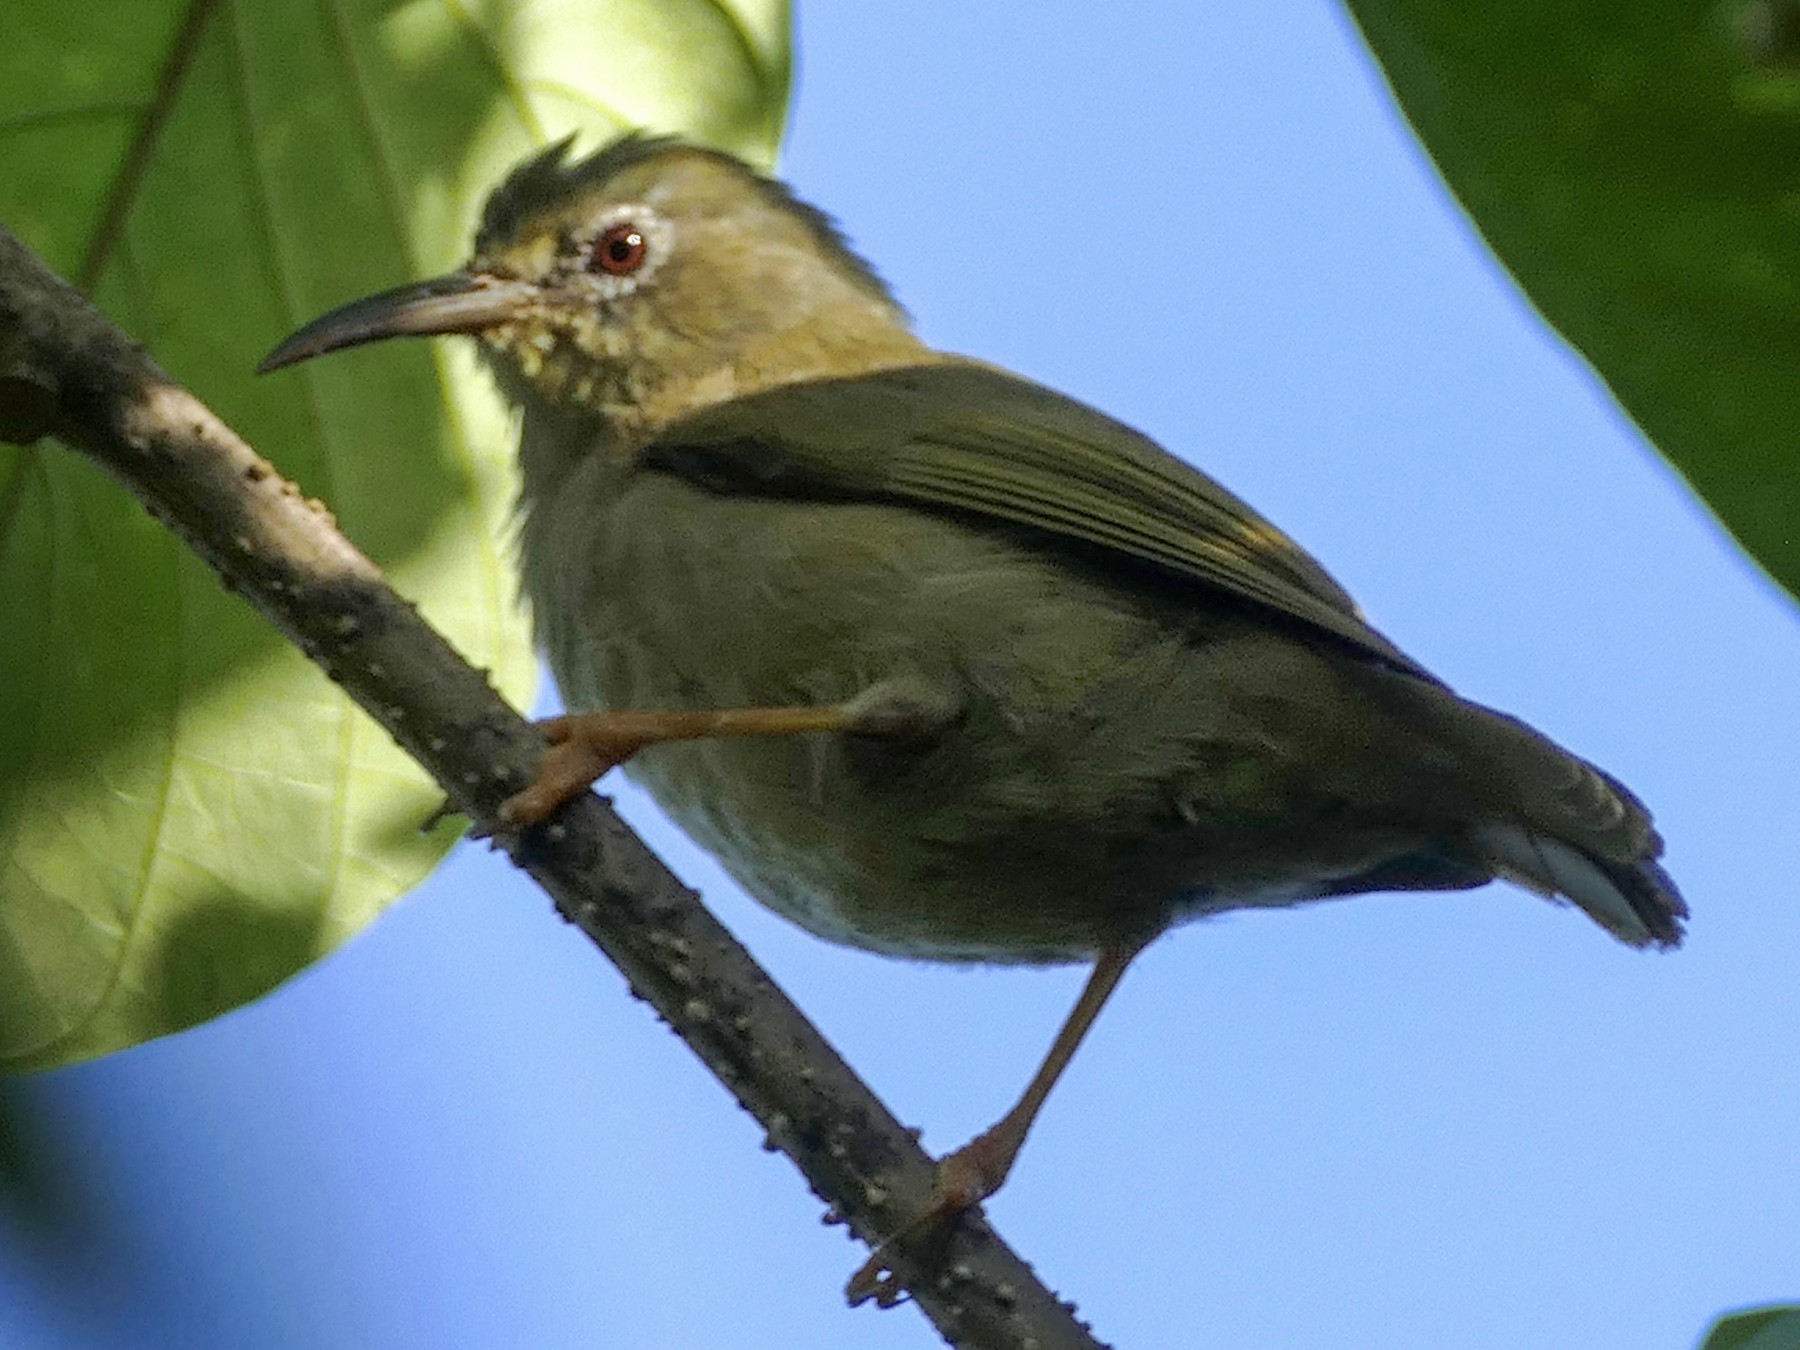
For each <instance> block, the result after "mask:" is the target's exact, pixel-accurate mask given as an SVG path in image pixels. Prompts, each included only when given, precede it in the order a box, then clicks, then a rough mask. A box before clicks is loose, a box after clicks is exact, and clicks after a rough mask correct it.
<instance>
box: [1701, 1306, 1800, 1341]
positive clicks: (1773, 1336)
mask: <svg viewBox="0 0 1800 1350" xmlns="http://www.w3.org/2000/svg"><path fill="white" fill-rule="evenodd" d="M1700 1350H1800V1306H1794V1305H1786V1306H1782V1305H1776V1306H1771V1307H1767V1308H1751V1309H1748V1310H1747V1311H1744V1312H1735V1313H1727V1314H1726V1315H1725V1316H1723V1317H1721V1318H1720V1319H1719V1320H1718V1321H1717V1322H1714V1323H1713V1325H1712V1329H1711V1330H1710V1331H1708V1332H1707V1333H1706V1339H1705V1340H1704V1341H1702V1342H1701V1343H1700Z"/></svg>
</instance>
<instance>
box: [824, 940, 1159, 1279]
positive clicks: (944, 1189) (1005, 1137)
mask: <svg viewBox="0 0 1800 1350" xmlns="http://www.w3.org/2000/svg"><path fill="white" fill-rule="evenodd" d="M1146 945H1147V944H1146V942H1144V941H1135V942H1131V943H1126V944H1123V945H1120V946H1117V947H1111V948H1108V949H1107V950H1106V951H1104V952H1102V953H1101V954H1100V959H1099V960H1098V961H1096V962H1095V963H1094V971H1093V974H1091V975H1089V976H1088V982H1087V984H1086V985H1085V986H1084V987H1083V988H1082V991H1081V997H1080V998H1078V999H1076V1000H1075V1007H1074V1009H1073V1010H1072V1011H1071V1012H1070V1013H1069V1016H1068V1019H1067V1020H1066V1021H1065V1022H1064V1023H1063V1025H1062V1030H1060V1031H1058V1032H1057V1033H1056V1039H1055V1040H1054V1041H1053V1042H1051V1045H1050V1053H1049V1054H1047V1055H1045V1056H1044V1062H1043V1063H1042V1064H1041V1065H1040V1066H1039V1067H1038V1071H1037V1073H1035V1074H1034V1075H1032V1079H1031V1082H1030V1083H1029V1084H1028V1085H1027V1086H1026V1088H1025V1094H1024V1095H1023V1096H1022V1097H1020V1098H1019V1100H1018V1103H1017V1105H1015V1106H1014V1107H1013V1108H1012V1110H1010V1111H1008V1112H1007V1113H1006V1114H1005V1115H1004V1116H1001V1117H1000V1119H999V1120H998V1121H996V1122H995V1123H994V1125H993V1126H992V1127H991V1128H989V1129H987V1130H984V1131H982V1133H980V1134H978V1135H976V1136H975V1137H974V1138H973V1139H971V1140H970V1141H969V1142H968V1143H966V1144H964V1145H963V1146H962V1147H961V1148H959V1149H957V1150H956V1152H954V1153H950V1154H946V1155H945V1156H944V1157H943V1158H941V1159H940V1160H939V1161H938V1167H937V1180H936V1182H935V1183H934V1184H933V1186H932V1188H931V1197H930V1198H929V1199H928V1200H927V1201H926V1202H925V1208H924V1209H922V1210H920V1211H919V1213H918V1214H916V1215H915V1216H914V1217H913V1218H912V1219H910V1220H909V1221H908V1222H907V1224H906V1226H905V1227H904V1228H902V1229H901V1230H900V1231H899V1232H898V1233H896V1234H895V1235H894V1236H893V1237H890V1238H889V1239H888V1240H887V1242H884V1243H883V1244H882V1245H881V1246H880V1247H878V1248H877V1249H876V1251H875V1254H874V1255H873V1256H871V1257H870V1258H869V1259H868V1260H867V1261H866V1262H865V1263H864V1264H863V1266H862V1268H861V1269H860V1270H858V1271H857V1272H856V1274H855V1275H853V1276H851V1277H850V1284H849V1286H848V1287H847V1288H846V1290H845V1293H846V1294H847V1295H848V1296H849V1299H850V1302H851V1303H852V1304H857V1303H861V1302H863V1301H864V1300H865V1299H869V1298H873V1299H875V1300H876V1302H878V1303H879V1304H880V1305H881V1306H882V1307H884V1308H887V1307H892V1306H893V1305H894V1304H895V1303H896V1302H898V1300H899V1297H900V1293H901V1286H900V1283H899V1280H898V1279H897V1278H896V1277H895V1275H894V1273H893V1270H892V1267H890V1266H889V1265H888V1264H887V1262H886V1260H885V1259H884V1256H883V1253H885V1252H886V1251H887V1250H888V1248H889V1247H890V1246H891V1245H892V1244H893V1243H894V1242H895V1241H896V1240H897V1239H898V1240H910V1239H912V1238H915V1237H917V1236H919V1235H920V1234H922V1233H924V1232H926V1231H927V1230H929V1229H933V1228H937V1227H939V1226H940V1225H943V1224H947V1223H949V1222H950V1221H951V1220H953V1219H955V1218H956V1216H957V1215H959V1214H961V1213H962V1212H963V1211H964V1210H966V1209H970V1208H972V1207H974V1206H975V1205H978V1204H980V1203H981V1202H982V1201H983V1200H985V1199H987V1198H988V1197H989V1196H990V1195H992V1194H993V1193H994V1192H995V1191H997V1190H999V1189H1000V1187H1001V1186H1003V1185H1004V1184H1005V1183H1006V1178H1007V1175H1008V1174H1009V1173H1010V1172H1011V1171H1012V1166H1013V1163H1014V1162H1015V1161H1016V1160H1017V1159H1018V1156H1019V1150H1020V1149H1021V1148H1023V1147H1024V1145H1025V1136H1026V1134H1027V1133H1029V1132H1030V1130H1031V1126H1032V1122H1034V1121H1035V1120H1036V1119H1037V1116H1038V1112H1039V1111H1041V1110H1043V1108H1044V1100H1045V1098H1047V1097H1048V1096H1049V1095H1050V1089H1051V1088H1053V1087H1055V1086H1056V1080H1057V1079H1059V1078H1061V1077H1062V1073H1063V1070H1064V1069H1066V1068H1068V1067H1069V1061H1070V1060H1071V1059H1073V1058H1074V1057H1075V1051H1076V1049H1077V1048H1078V1047H1079V1046H1080V1045H1081V1042H1082V1039H1083V1038H1084V1037H1085V1036H1086V1035H1087V1033H1088V1028H1089V1027H1091V1026H1093V1024H1094V1019H1095V1018H1096V1017H1098V1016H1099V1015H1100V1009H1102V1008H1103V1007H1105V1006H1106V1000H1107V999H1108V998H1109V997H1110V996H1111V995H1112V991H1113V990H1114V989H1116V988H1117V987H1118V984H1119V980H1120V978H1121V977H1122V976H1123V975H1124V974H1125V968H1126V967H1127V966H1129V965H1130V964H1131V962H1132V960H1133V958H1135V957H1136V956H1137V954H1138V953H1139V952H1141V951H1142V950H1143V949H1144V947H1145V946H1146Z"/></svg>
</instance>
